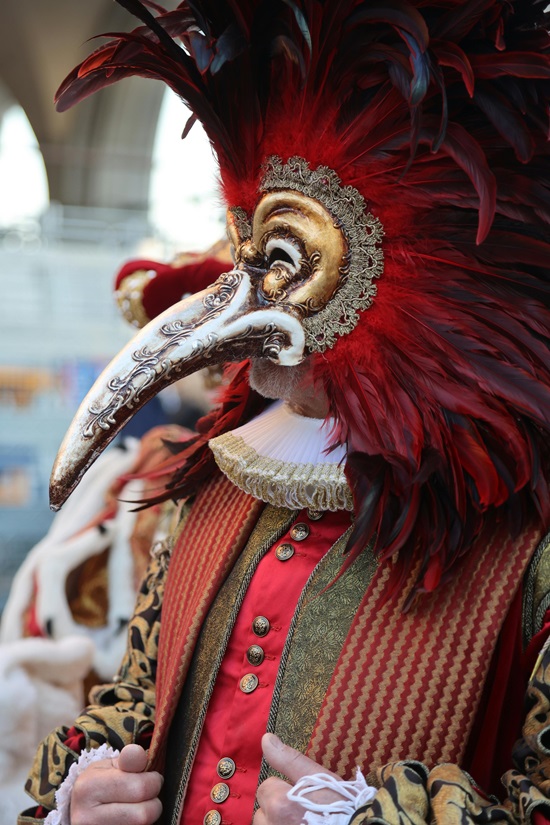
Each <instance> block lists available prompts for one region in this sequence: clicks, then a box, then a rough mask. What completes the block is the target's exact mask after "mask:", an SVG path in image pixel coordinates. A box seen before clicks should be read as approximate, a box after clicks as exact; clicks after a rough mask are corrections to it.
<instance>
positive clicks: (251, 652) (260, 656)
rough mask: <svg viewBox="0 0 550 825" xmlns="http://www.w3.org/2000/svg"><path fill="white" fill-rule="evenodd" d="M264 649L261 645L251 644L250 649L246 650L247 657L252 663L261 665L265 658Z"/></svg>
mask: <svg viewBox="0 0 550 825" xmlns="http://www.w3.org/2000/svg"><path fill="white" fill-rule="evenodd" d="M264 655H265V654H264V651H263V648H261V647H260V645H250V647H249V648H248V650H247V651H246V658H247V659H248V661H249V662H250V664H251V665H255V666H256V667H257V666H258V665H261V663H262V662H263V660H264Z"/></svg>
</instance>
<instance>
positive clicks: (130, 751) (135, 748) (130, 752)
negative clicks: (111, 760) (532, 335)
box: [117, 745, 147, 773]
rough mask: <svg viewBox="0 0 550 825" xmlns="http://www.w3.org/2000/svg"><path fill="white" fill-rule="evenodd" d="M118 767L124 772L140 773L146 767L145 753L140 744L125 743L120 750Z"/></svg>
mask: <svg viewBox="0 0 550 825" xmlns="http://www.w3.org/2000/svg"><path fill="white" fill-rule="evenodd" d="M117 762H118V767H119V768H120V770H121V771H125V772H126V773H142V772H143V771H144V770H145V768H146V767H147V753H146V752H145V751H144V750H143V748H142V747H141V745H126V747H125V748H122V750H121V751H120V756H119V757H118V760H117Z"/></svg>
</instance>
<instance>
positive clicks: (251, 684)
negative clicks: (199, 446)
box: [239, 673, 260, 693]
mask: <svg viewBox="0 0 550 825" xmlns="http://www.w3.org/2000/svg"><path fill="white" fill-rule="evenodd" d="M259 681H260V680H259V679H258V677H257V676H256V674H255V673H247V674H246V675H245V676H243V678H242V679H241V681H240V685H239V687H240V688H241V690H242V692H243V693H252V692H253V691H255V690H256V688H257V687H258V683H259Z"/></svg>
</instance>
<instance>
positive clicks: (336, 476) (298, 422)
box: [209, 401, 353, 511]
mask: <svg viewBox="0 0 550 825" xmlns="http://www.w3.org/2000/svg"><path fill="white" fill-rule="evenodd" d="M330 429H331V428H330V421H324V420H323V419H320V418H306V417H305V416H303V415H298V414H297V413H295V412H293V411H292V410H291V409H289V407H288V406H287V405H286V404H285V403H284V402H283V401H278V402H276V403H275V404H273V405H272V406H271V407H269V409H267V410H265V412H263V413H262V414H261V415H259V416H258V417H257V418H254V419H253V420H252V421H250V422H249V423H248V424H244V425H243V426H242V427H238V428H237V429H236V430H232V431H231V432H228V433H224V434H223V435H220V436H218V437H217V438H213V439H211V440H210V442H209V445H210V448H211V450H212V452H213V453H214V458H215V460H216V463H217V465H218V467H219V468H220V470H221V471H222V472H223V473H224V474H225V475H226V476H227V477H228V478H229V480H230V481H232V482H233V483H234V484H236V485H237V487H240V488H241V489H242V490H245V492H247V493H250V494H251V495H253V496H255V497H256V498H259V499H261V500H262V501H265V502H266V503H268V504H273V505H275V506H276V507H289V508H290V509H300V510H301V509H303V508H304V507H309V508H310V509H312V510H321V511H324V510H333V511H334V510H353V499H352V495H351V490H350V489H349V486H348V483H347V481H346V478H345V475H344V459H345V455H346V451H345V448H344V447H338V448H336V449H335V450H333V451H332V452H330V453H327V452H326V451H327V447H328V444H329V434H330Z"/></svg>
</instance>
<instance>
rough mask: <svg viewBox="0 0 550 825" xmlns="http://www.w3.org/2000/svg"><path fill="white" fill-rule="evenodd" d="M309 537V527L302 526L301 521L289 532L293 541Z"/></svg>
mask: <svg viewBox="0 0 550 825" xmlns="http://www.w3.org/2000/svg"><path fill="white" fill-rule="evenodd" d="M308 536H309V527H308V526H307V524H304V523H303V521H300V522H298V524H295V525H294V527H293V528H292V529H291V531H290V538H291V539H293V540H294V541H303V540H304V539H307V537H308Z"/></svg>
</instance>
